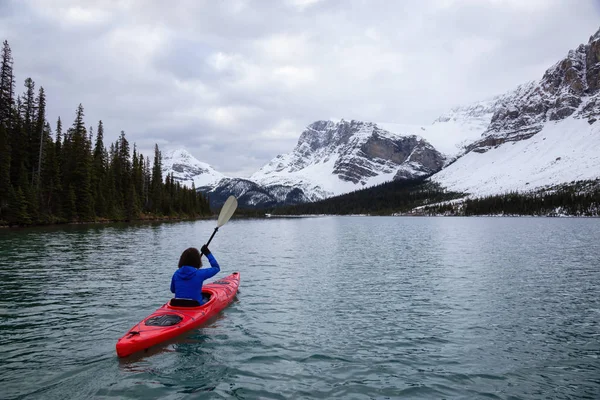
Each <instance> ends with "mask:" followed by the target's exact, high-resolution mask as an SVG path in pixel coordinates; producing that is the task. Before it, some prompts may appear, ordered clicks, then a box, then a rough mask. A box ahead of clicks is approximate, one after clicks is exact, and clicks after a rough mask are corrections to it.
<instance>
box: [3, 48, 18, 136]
mask: <svg viewBox="0 0 600 400" xmlns="http://www.w3.org/2000/svg"><path fill="white" fill-rule="evenodd" d="M1 57H2V64H1V65H0V124H4V126H5V127H6V128H10V127H11V123H10V120H11V115H12V112H13V108H14V94H15V84H14V81H15V77H14V74H13V58H12V51H11V49H10V46H9V45H8V41H6V40H5V41H4V44H3V46H2V56H1Z"/></svg>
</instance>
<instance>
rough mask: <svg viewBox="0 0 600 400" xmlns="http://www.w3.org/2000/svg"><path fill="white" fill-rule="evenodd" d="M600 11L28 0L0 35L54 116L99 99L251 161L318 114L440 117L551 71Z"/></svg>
mask: <svg viewBox="0 0 600 400" xmlns="http://www.w3.org/2000/svg"><path fill="white" fill-rule="evenodd" d="M599 17H600V9H599V7H598V2H597V1H594V0H589V1H585V0H582V1H579V2H577V3H576V5H574V4H573V2H571V1H569V0H544V1H542V0H528V1H520V0H430V1H427V2H392V1H387V0H373V1H364V0H348V1H341V0H286V1H279V0H264V1H250V0H232V1H209V0H204V1H200V0H198V1H196V0H180V1H177V2H165V1H159V0H154V1H151V0H148V1H146V0H128V1H104V0H89V1H85V2H82V1H75V0H55V1H52V2H48V1H45V0H24V1H17V0H12V1H3V2H0V35H1V37H0V39H7V40H8V41H9V43H10V44H11V47H12V49H13V56H14V59H15V72H16V77H17V82H18V83H17V86H16V89H17V91H18V92H21V91H23V89H24V88H23V86H22V83H21V82H23V80H24V79H25V78H26V77H28V76H30V77H32V78H33V79H34V80H35V82H36V84H37V86H38V87H39V86H40V85H41V86H44V88H45V89H46V93H47V95H48V114H49V120H50V121H51V122H52V123H54V121H55V120H56V118H57V117H58V116H59V115H60V116H61V117H62V120H63V123H64V124H66V125H69V124H70V123H71V121H72V120H73V118H74V115H75V108H76V107H77V105H78V104H79V103H83V105H84V107H85V110H86V121H87V124H88V125H93V126H95V125H96V124H97V121H98V120H99V119H102V120H103V122H104V125H105V130H106V136H107V140H108V141H114V140H115V139H116V138H117V136H118V134H119V132H120V131H121V130H124V131H125V132H126V134H127V137H128V138H129V140H130V141H131V142H136V143H137V145H138V148H139V149H140V150H141V151H142V152H143V153H144V154H145V155H149V156H151V155H152V153H153V151H152V149H153V146H154V143H158V144H159V145H160V146H161V148H162V149H163V150H168V149H170V148H176V147H186V148H187V149H188V150H189V151H190V152H192V154H193V155H194V156H196V157H197V158H198V159H200V160H202V161H205V162H208V163H209V164H211V165H213V166H214V167H215V168H217V169H218V170H220V171H222V172H224V173H226V174H230V175H240V174H243V175H250V174H251V173H252V172H254V171H256V170H257V169H259V168H260V167H261V166H262V165H264V164H265V163H267V162H268V161H269V160H270V159H271V158H273V157H275V156H276V155H277V154H280V153H284V152H288V151H290V150H291V149H292V148H293V147H294V146H295V144H296V141H297V139H298V137H299V136H300V133H301V132H302V130H303V129H304V127H306V125H308V124H310V123H311V122H313V121H315V120H318V119H327V118H329V117H330V116H336V117H337V118H345V119H362V120H368V121H386V122H397V123H417V124H427V123H429V122H431V121H432V120H434V119H435V118H437V117H438V116H439V115H440V114H442V113H444V112H445V111H447V110H448V109H449V108H451V107H454V106H456V105H460V104H464V103H469V102H473V101H477V100H480V99H483V98H486V97H489V96H492V95H495V94H498V93H502V92H505V91H507V90H510V89H512V88H513V87H515V86H516V85H518V84H520V83H523V82H526V81H529V80H532V79H538V78H540V77H541V75H542V74H543V72H544V70H545V69H546V68H548V67H549V66H551V65H552V64H553V63H555V62H556V61H558V60H559V59H560V58H562V57H564V56H565V55H566V53H567V51H568V50H569V49H572V48H575V47H577V45H578V44H579V43H583V42H587V39H588V37H589V36H590V35H591V34H592V33H594V32H595V31H596V30H597V29H598V22H597V21H599V20H600V18H599Z"/></svg>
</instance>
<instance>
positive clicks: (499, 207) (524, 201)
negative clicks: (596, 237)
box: [422, 179, 600, 217]
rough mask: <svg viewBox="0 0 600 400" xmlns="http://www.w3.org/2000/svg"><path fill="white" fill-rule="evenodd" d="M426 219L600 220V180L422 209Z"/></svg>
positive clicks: (577, 182)
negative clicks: (516, 217)
mask: <svg viewBox="0 0 600 400" xmlns="http://www.w3.org/2000/svg"><path fill="white" fill-rule="evenodd" d="M422 212H423V213H424V214H427V215H464V216H470V215H531V216H541V215H544V216H562V215H568V216H576V217H597V216H600V179H596V180H593V181H589V180H588V181H576V182H571V183H569V184H563V185H557V186H554V187H550V188H546V189H543V190H538V191H536V192H533V193H517V192H510V193H506V194H502V195H496V196H485V197H479V198H473V199H467V200H465V201H464V202H457V203H444V204H437V205H431V206H426V207H423V209H422Z"/></svg>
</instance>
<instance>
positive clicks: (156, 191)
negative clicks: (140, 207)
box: [150, 144, 163, 212]
mask: <svg viewBox="0 0 600 400" xmlns="http://www.w3.org/2000/svg"><path fill="white" fill-rule="evenodd" d="M162 188H163V180H162V156H161V153H160V150H158V145H157V144H155V145H154V164H153V166H152V181H151V183H150V209H151V210H152V212H160V209H161V207H162V195H163V193H162V192H163V190H162Z"/></svg>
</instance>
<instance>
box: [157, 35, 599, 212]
mask: <svg viewBox="0 0 600 400" xmlns="http://www.w3.org/2000/svg"><path fill="white" fill-rule="evenodd" d="M598 119H600V30H599V31H598V32H597V33H596V34H594V35H593V36H592V37H591V38H590V40H589V42H588V43H587V44H585V45H580V46H579V47H578V48H577V49H576V50H572V51H570V52H569V53H568V54H567V56H566V57H565V58H564V59H563V60H561V61H559V62H558V63H556V64H555V65H553V66H552V67H550V68H549V69H548V70H547V71H546V73H545V74H544V75H543V77H542V78H541V79H540V80H538V81H533V82H529V83H526V84H523V85H520V86H519V87H517V88H516V89H514V90H511V91H509V92H506V93H504V94H502V95H499V96H495V97H493V98H490V99H488V100H485V101H481V102H477V103H474V104H471V105H467V106H463V107H457V108H454V109H452V110H451V111H450V112H449V113H447V114H444V115H442V116H441V117H439V118H438V119H436V120H435V121H434V122H433V124H431V125H423V126H418V125H417V126H416V125H405V124H395V123H378V124H375V123H371V122H361V121H345V120H341V121H339V122H334V121H317V122H315V123H313V124H311V125H309V126H308V127H307V128H306V129H305V130H304V132H302V134H301V135H300V138H299V140H298V143H297V145H296V147H295V148H294V149H293V150H292V151H291V152H290V153H287V154H283V155H279V156H277V157H275V158H274V159H273V160H271V161H270V162H269V163H268V164H267V165H265V166H263V167H262V168H261V169H260V170H259V171H257V172H256V173H254V174H253V175H252V176H251V177H250V178H249V179H242V178H227V177H224V176H223V175H222V174H219V173H218V172H216V171H214V169H212V168H210V167H209V166H208V165H207V164H205V163H201V162H199V161H197V160H195V159H193V157H191V156H189V154H187V153H186V152H180V153H179V155H173V156H171V157H170V158H171V159H173V160H177V161H176V162H175V161H174V162H172V163H171V164H169V163H168V162H166V160H167V159H168V157H165V161H164V162H163V166H164V168H165V171H167V172H168V171H171V170H173V171H175V174H176V177H177V178H178V179H180V180H181V181H183V182H192V181H193V182H194V183H195V185H196V187H197V188H200V189H201V190H203V191H207V192H209V194H210V196H211V203H213V204H218V203H219V202H221V201H222V200H224V199H225V198H226V197H227V196H228V195H229V194H235V195H236V196H238V197H240V198H241V199H242V202H241V204H245V205H247V206H257V207H261V206H271V205H276V204H294V203H299V202H305V201H314V200H319V199H322V198H325V197H329V196H333V195H338V194H343V193H347V192H350V191H354V190H357V189H362V188H367V187H370V186H373V185H376V184H379V183H383V182H385V181H390V180H393V179H408V178H414V177H418V176H423V175H429V174H432V173H435V172H437V173H436V174H435V175H433V177H432V180H434V181H437V182H439V183H440V184H441V185H442V186H445V187H446V188H448V189H450V190H456V191H461V192H466V193H470V194H472V195H487V194H500V193H504V192H507V191H514V190H516V191H530V190H535V189H538V188H540V187H544V186H549V185H556V184H561V183H565V182H570V181H573V180H582V179H594V178H597V177H599V176H600V122H598V121H597V120H598ZM190 184H191V183H190Z"/></svg>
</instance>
